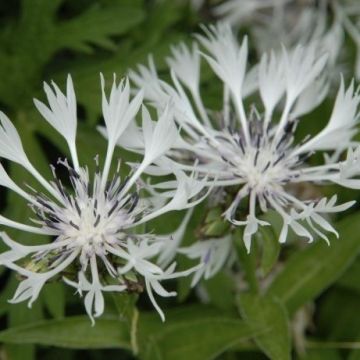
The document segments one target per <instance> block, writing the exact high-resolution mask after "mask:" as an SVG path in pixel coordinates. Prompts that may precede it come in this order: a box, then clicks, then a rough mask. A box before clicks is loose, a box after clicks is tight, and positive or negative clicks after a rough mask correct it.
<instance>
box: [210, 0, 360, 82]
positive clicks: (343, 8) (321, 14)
mask: <svg viewBox="0 0 360 360" xmlns="http://www.w3.org/2000/svg"><path fill="white" fill-rule="evenodd" d="M213 12H214V14H215V15H216V16H218V17H219V18H221V19H222V20H223V21H227V22H229V23H231V24H232V25H233V26H236V27H243V26H246V25H247V24H251V26H249V31H250V32H251V35H252V36H253V37H254V44H255V47H256V48H257V49H258V50H259V52H260V53H262V52H263V51H266V50H268V49H271V48H275V47H278V46H279V44H280V43H283V44H285V45H287V46H292V45H294V44H296V43H299V42H302V43H305V42H309V41H317V42H318V43H319V46H320V47H321V48H322V49H323V50H326V51H327V52H328V53H329V64H328V65H329V66H332V67H333V66H335V65H337V66H338V65H339V64H338V62H339V57H342V55H343V51H342V49H343V45H344V43H345V36H344V35H345V33H346V34H347V35H348V37H349V38H350V39H352V41H353V43H354V44H355V46H356V49H357V61H356V65H355V68H356V76H357V78H358V79H359V78H360V30H359V21H360V4H359V2H358V1H357V0H320V1H315V0H309V1H302V0H291V1H289V0H227V1H225V2H223V3H222V4H220V5H218V6H216V7H214V9H213ZM340 61H341V62H342V61H343V59H340Z"/></svg>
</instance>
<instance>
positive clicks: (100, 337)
mask: <svg viewBox="0 0 360 360" xmlns="http://www.w3.org/2000/svg"><path fill="white" fill-rule="evenodd" d="M0 341H1V342H5V343H12V344H39V345H51V346H59V347H67V348H75V349H100V348H101V349H105V348H123V349H130V348H131V347H130V340H129V337H128V330H127V325H126V323H125V322H124V321H121V320H119V318H118V317H115V316H113V317H105V316H103V317H102V318H100V319H97V320H96V324H95V326H91V322H90V320H89V318H88V317H87V316H74V317H68V318H65V319H58V320H45V321H39V322H34V323H30V324H27V325H22V326H17V327H12V328H10V329H8V330H4V331H2V332H0Z"/></svg>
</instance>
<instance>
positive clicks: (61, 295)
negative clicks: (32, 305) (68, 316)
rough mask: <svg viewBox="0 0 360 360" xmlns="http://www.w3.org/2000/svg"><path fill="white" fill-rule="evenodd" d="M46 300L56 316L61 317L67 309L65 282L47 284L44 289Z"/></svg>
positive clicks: (46, 303)
mask: <svg viewBox="0 0 360 360" xmlns="http://www.w3.org/2000/svg"><path fill="white" fill-rule="evenodd" d="M42 293H43V297H44V302H45V305H46V307H47V308H48V310H49V312H50V314H51V315H52V316H53V317H54V318H61V317H63V316H64V311H65V289H64V284H63V283H51V284H46V285H45V286H44V288H43V290H42Z"/></svg>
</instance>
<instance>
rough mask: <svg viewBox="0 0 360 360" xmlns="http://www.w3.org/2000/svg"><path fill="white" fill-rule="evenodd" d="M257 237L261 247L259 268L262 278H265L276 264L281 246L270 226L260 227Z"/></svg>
mask: <svg viewBox="0 0 360 360" xmlns="http://www.w3.org/2000/svg"><path fill="white" fill-rule="evenodd" d="M257 237H258V239H259V242H260V246H261V247H262V256H261V261H260V268H261V271H262V273H263V276H266V275H268V274H269V272H270V271H271V269H272V268H273V267H274V265H275V264H276V263H277V260H278V258H279V254H280V248H281V246H280V243H279V240H278V237H276V236H275V234H274V231H273V229H272V228H271V227H270V226H267V227H264V226H261V227H260V229H259V232H258V233H257Z"/></svg>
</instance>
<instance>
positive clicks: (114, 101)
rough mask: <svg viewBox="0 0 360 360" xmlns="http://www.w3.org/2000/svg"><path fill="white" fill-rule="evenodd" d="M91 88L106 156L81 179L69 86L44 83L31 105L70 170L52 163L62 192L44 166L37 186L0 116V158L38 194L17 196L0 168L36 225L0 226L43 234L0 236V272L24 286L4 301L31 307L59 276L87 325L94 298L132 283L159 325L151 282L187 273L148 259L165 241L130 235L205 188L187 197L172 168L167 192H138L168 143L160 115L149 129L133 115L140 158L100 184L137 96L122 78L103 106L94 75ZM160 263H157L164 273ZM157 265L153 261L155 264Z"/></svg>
mask: <svg viewBox="0 0 360 360" xmlns="http://www.w3.org/2000/svg"><path fill="white" fill-rule="evenodd" d="M101 83H102V89H103V103H102V105H103V115H104V120H105V128H104V129H103V130H102V132H103V133H104V134H105V135H106V137H107V138H108V149H107V152H106V157H105V161H104V168H103V169H102V171H101V170H100V168H99V160H98V156H97V157H96V158H95V162H96V168H97V169H96V171H95V172H94V173H93V174H90V173H89V170H88V168H87V167H86V166H81V165H80V164H79V163H78V158H77V152H76V147H75V134H76V125H77V119H76V104H75V95H74V90H73V88H72V81H71V78H70V77H69V78H68V82H67V96H65V95H64V94H63V93H61V91H60V90H59V88H58V87H57V86H56V85H55V84H53V87H54V89H55V93H53V92H52V90H51V89H50V88H49V87H48V86H47V85H45V91H46V93H47V96H48V100H49V103H50V108H48V107H46V106H45V105H44V104H42V103H40V102H38V101H36V102H35V103H36V106H37V108H38V109H39V110H40V112H41V114H42V115H43V116H44V117H45V119H46V120H47V121H48V122H49V124H50V125H52V126H53V127H54V128H55V129H56V130H57V131H58V132H59V133H60V134H61V135H62V136H63V137H64V138H65V139H66V141H67V143H68V145H69V150H70V155H71V162H72V165H70V163H69V162H68V160H66V159H65V160H60V159H59V161H58V165H60V166H62V167H64V168H65V169H66V170H67V172H68V179H69V183H70V184H71V187H70V188H67V187H65V186H64V185H63V184H62V182H61V180H59V178H58V177H57V175H56V171H57V169H56V167H55V166H52V171H53V176H54V179H53V180H52V181H47V180H46V179H45V178H43V177H42V175H41V174H39V172H38V171H37V170H36V169H35V167H34V166H33V165H32V163H31V162H30V160H29V159H28V157H27V156H26V154H25V152H24V150H23V147H22V144H21V140H20V137H19V134H18V132H17V130H16V129H15V127H14V126H13V125H12V123H11V122H10V120H9V119H8V118H7V117H6V116H5V115H4V114H3V113H0V121H1V127H0V156H1V157H2V158H5V159H8V160H11V161H14V162H17V163H18V164H20V165H22V166H23V167H24V168H25V169H26V170H28V171H29V172H30V174H31V175H33V176H34V177H35V178H36V179H37V180H38V181H39V182H40V185H42V186H43V187H44V193H42V192H41V191H39V192H37V191H35V190H34V191H25V190H23V189H21V188H20V187H19V186H18V185H17V184H15V182H14V181H13V180H11V178H10V177H9V176H8V174H7V173H6V171H5V169H4V168H3V166H1V165H0V185H1V186H4V187H7V188H8V189H10V190H12V191H15V192H16V193H17V194H19V195H20V196H22V197H23V198H24V200H25V201H27V202H28V203H29V206H30V207H31V209H32V210H33V211H34V213H35V215H36V219H32V221H33V225H28V224H22V223H18V222H15V221H13V220H11V219H8V218H5V217H4V216H0V224H2V225H4V226H8V227H12V228H15V229H19V230H23V231H27V232H30V233H34V234H40V235H48V236H49V235H50V236H53V240H52V241H51V242H50V243H49V244H45V245H32V246H25V245H21V244H19V243H17V242H16V241H13V240H12V239H10V238H9V237H8V236H7V235H6V233H4V232H2V233H1V234H0V236H1V238H2V240H3V241H4V243H5V244H6V246H7V247H8V248H9V250H7V251H5V252H4V253H2V254H0V264H2V265H4V266H6V267H8V268H10V269H12V270H14V271H16V272H17V273H19V274H20V275H21V276H22V277H23V278H24V280H22V281H21V282H20V284H19V286H18V288H17V290H16V292H15V294H14V297H13V299H12V300H11V302H14V303H16V302H20V301H24V300H29V306H31V304H32V303H33V301H35V300H36V298H37V297H38V295H39V293H40V291H41V289H42V287H43V286H44V284H45V283H46V282H47V281H50V280H52V279H53V278H54V277H56V276H59V275H60V276H63V277H64V281H65V282H66V283H67V284H69V285H71V286H73V287H75V288H76V289H77V292H78V293H79V294H80V295H82V293H83V292H85V293H86V295H85V297H84V303H85V308H86V311H87V313H88V315H89V317H90V318H91V320H92V321H94V317H97V316H100V315H101V314H102V313H103V311H104V298H103V294H102V292H104V291H116V292H119V291H120V292H123V291H132V290H131V289H132V286H131V284H132V283H135V284H136V285H137V288H139V289H141V288H142V287H143V286H145V287H146V289H147V290H148V291H149V296H150V299H151V301H152V302H153V304H154V306H155V308H156V309H158V311H159V313H160V315H161V317H162V318H163V317H164V316H163V313H162V311H161V310H160V309H159V307H158V305H157V303H156V301H155V299H154V297H153V293H152V289H154V291H155V292H156V293H157V294H159V295H161V296H162V295H163V296H168V293H166V291H165V290H164V289H162V287H161V285H160V284H159V282H160V281H161V280H165V279H168V278H175V277H178V276H183V275H184V276H186V274H189V273H191V272H192V271H195V270H196V268H194V269H190V270H188V271H187V272H181V273H177V272H175V266H174V265H171V266H170V267H168V268H166V269H163V268H162V267H161V266H160V265H157V263H156V261H157V257H158V256H159V255H160V254H163V253H164V251H165V248H166V246H167V244H171V241H172V240H171V236H168V237H166V236H164V235H161V236H156V235H154V234H147V233H144V234H138V233H136V232H135V228H136V227H137V225H139V224H141V223H145V222H147V221H149V220H151V219H153V218H155V217H157V216H160V215H162V214H164V213H165V212H167V211H171V210H180V209H182V208H187V207H189V206H192V205H193V203H194V202H197V201H198V200H199V199H198V194H200V193H201V191H202V189H203V187H204V186H205V185H206V184H205V183H204V184H203V183H200V184H201V185H199V186H197V187H195V190H194V187H193V188H191V189H190V188H189V183H190V181H191V179H192V178H191V177H189V176H187V175H185V173H183V172H182V171H181V170H177V171H176V174H174V175H175V180H173V181H172V182H171V183H168V182H167V184H166V186H165V187H166V190H167V194H166V195H165V196H163V197H162V199H161V201H155V200H154V199H153V198H154V196H156V194H157V193H158V191H157V190H156V189H155V188H154V189H153V188H152V186H151V184H147V185H146V188H145V187H144V188H143V189H142V186H141V182H142V181H141V180H140V176H141V175H142V173H143V172H144V171H145V170H146V169H147V168H148V167H149V166H152V167H156V165H155V164H152V163H153V162H154V161H156V159H157V158H158V157H161V156H162V155H163V153H164V152H166V151H167V150H168V149H169V147H170V146H171V145H172V144H173V143H174V141H175V138H176V137H177V135H178V130H177V128H176V126H175V124H174V120H173V115H172V113H171V112H170V111H169V110H168V109H166V110H165V111H163V112H161V114H160V117H159V120H158V121H157V122H153V121H152V120H151V118H150V115H149V113H148V112H147V110H146V109H145V108H143V112H142V116H143V128H142V129H140V128H139V129H138V131H139V134H138V135H139V136H140V137H141V138H142V140H141V143H142V144H144V146H145V151H144V152H143V154H144V156H143V160H142V162H140V163H139V164H136V166H135V169H132V171H131V172H130V174H129V175H128V176H127V177H126V178H124V179H122V178H121V176H120V172H119V171H120V163H118V166H117V168H116V171H115V173H114V174H113V175H111V176H110V175H109V174H110V167H111V164H112V162H113V152H114V147H115V145H116V143H117V142H118V140H119V138H120V137H121V136H122V135H123V133H124V132H125V131H126V129H127V127H128V126H129V124H130V123H131V122H132V121H133V120H134V117H135V116H136V114H137V112H138V110H139V109H140V106H141V103H142V96H143V95H142V92H139V93H137V94H136V95H135V97H134V98H132V99H131V97H130V85H129V82H128V81H127V80H122V81H121V82H120V84H117V83H116V79H115V78H114V82H113V86H112V89H111V92H110V96H109V98H108V99H107V97H106V95H105V91H104V79H103V77H101ZM161 184H162V183H161V182H160V183H158V184H157V186H161ZM170 185H171V186H170ZM140 190H142V192H141V194H143V192H144V191H148V192H149V193H150V195H151V196H142V195H140ZM151 199H152V200H154V201H150V200H151ZM183 232H184V231H183V228H180V229H179V230H178V236H182V234H183ZM171 246H172V245H170V248H171ZM170 253H171V251H170ZM170 255H171V254H169V256H170ZM169 256H166V259H167V260H168V261H167V262H166V265H167V264H168V263H169ZM164 260H165V259H164V258H162V261H161V262H163V261H164ZM159 263H160V261H159Z"/></svg>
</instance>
